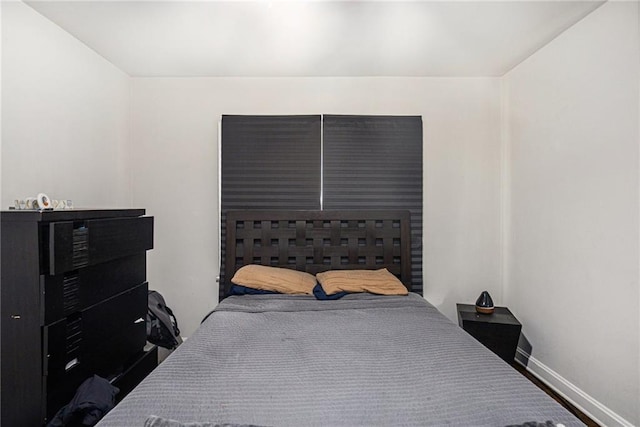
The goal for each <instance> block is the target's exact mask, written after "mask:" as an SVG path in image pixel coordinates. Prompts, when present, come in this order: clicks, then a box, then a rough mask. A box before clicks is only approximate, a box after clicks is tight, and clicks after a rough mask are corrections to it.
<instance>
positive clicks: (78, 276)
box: [41, 253, 147, 325]
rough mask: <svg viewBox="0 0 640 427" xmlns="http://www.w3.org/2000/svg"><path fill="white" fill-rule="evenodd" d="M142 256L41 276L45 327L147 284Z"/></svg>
mask: <svg viewBox="0 0 640 427" xmlns="http://www.w3.org/2000/svg"><path fill="white" fill-rule="evenodd" d="M146 266H147V261H146V256H145V254H144V253H140V254H136V255H132V256H127V257H124V258H118V259H115V260H113V261H109V262H105V263H101V264H96V265H93V266H88V267H85V268H81V269H79V270H73V271H68V272H66V273H60V274H56V275H54V276H50V275H43V276H41V280H42V282H43V288H44V289H43V292H44V296H45V297H44V298H43V305H44V324H45V325H49V324H51V323H54V322H56V321H58V320H60V319H62V318H63V317H66V316H69V315H70V314H72V313H75V312H77V311H81V310H84V309H86V308H88V307H90V306H92V305H94V304H96V303H98V302H100V301H102V300H105V299H108V298H111V297H112V296H115V295H117V294H119V293H121V292H124V291H126V290H128V289H131V288H133V287H134V286H137V285H139V284H140V283H143V282H144V281H146Z"/></svg>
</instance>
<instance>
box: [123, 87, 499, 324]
mask: <svg viewBox="0 0 640 427" xmlns="http://www.w3.org/2000/svg"><path fill="white" fill-rule="evenodd" d="M132 96H133V108H132V111H133V116H132V122H133V138H132V164H133V168H132V183H133V201H134V204H136V205H140V206H145V207H146V208H147V209H148V212H149V213H150V214H152V215H155V218H156V229H155V231H156V232H155V236H156V240H155V242H156V245H155V249H154V250H153V251H151V252H150V254H149V281H150V284H151V287H153V288H156V289H158V290H160V291H161V292H162V293H163V295H164V296H165V298H166V299H167V302H168V304H169V305H170V306H171V307H172V309H174V310H175V311H176V315H177V317H178V320H179V322H180V325H181V326H182V331H183V334H184V335H190V334H191V333H192V332H193V330H194V329H195V328H196V327H197V325H198V324H199V322H200V320H201V318H202V317H203V316H204V315H205V314H206V313H207V312H208V311H209V310H210V309H211V308H213V307H214V306H215V305H216V303H217V295H218V288H217V285H216V283H215V278H216V276H217V275H218V270H219V266H218V256H219V254H218V223H219V216H218V167H217V163H218V153H217V139H218V122H219V120H220V116H221V115H222V114H322V113H327V114H330V113H335V114H398V115H400V114H407V115H422V117H423V121H424V193H425V196H424V280H425V283H426V287H425V296H426V297H427V298H428V299H429V300H430V301H431V302H433V303H434V304H436V305H437V306H438V307H439V308H440V309H441V310H442V311H443V312H444V313H445V314H447V315H448V316H449V317H450V318H452V319H455V316H456V314H455V303H456V302H460V301H468V302H473V301H475V299H476V298H477V296H478V295H479V294H480V292H481V291H482V290H483V289H487V290H488V291H489V292H490V293H491V294H492V295H493V296H494V298H495V299H496V302H498V303H500V302H501V285H500V260H499V250H500V200H499V198H500V185H499V180H500V98H499V80H498V79H489V78H479V79H462V78H282V79H275V78H274V79H259V78H255V79H252V78H183V79H181V78H136V79H133V95H132Z"/></svg>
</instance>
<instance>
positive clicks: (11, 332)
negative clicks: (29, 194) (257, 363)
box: [0, 209, 157, 426]
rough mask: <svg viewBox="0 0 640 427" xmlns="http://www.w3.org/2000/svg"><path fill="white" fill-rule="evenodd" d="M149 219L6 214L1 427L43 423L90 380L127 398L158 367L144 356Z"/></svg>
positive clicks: (114, 212) (117, 212)
mask: <svg viewBox="0 0 640 427" xmlns="http://www.w3.org/2000/svg"><path fill="white" fill-rule="evenodd" d="M144 215H145V210H144V209H103V210H80V209H78V210H60V211H3V212H2V213H1V219H2V221H1V223H2V228H1V235H0V237H1V240H2V242H1V253H2V264H1V270H0V273H1V282H0V307H1V308H0V310H1V316H0V330H1V340H0V358H1V359H0V369H1V372H0V383H1V387H2V390H1V402H0V403H1V406H0V415H1V417H0V424H1V425H3V426H38V425H42V424H44V423H46V422H47V420H49V419H51V417H52V416H53V415H54V414H55V413H56V412H57V411H58V409H59V408H60V407H62V406H64V405H65V404H67V403H68V402H69V401H70V400H71V398H73V395H74V394H75V391H76V389H77V387H78V386H79V385H80V384H81V383H82V382H83V381H84V380H85V379H87V378H89V377H90V376H92V375H94V374H97V375H100V376H102V377H104V378H107V379H110V380H113V381H112V382H113V383H114V384H115V385H116V386H120V388H121V389H122V393H121V394H123V393H126V392H128V391H129V390H130V389H131V388H132V387H133V386H135V385H136V384H137V382H138V381H140V380H141V379H142V378H144V376H146V374H147V373H148V372H149V371H150V370H151V369H153V368H154V367H155V366H156V364H157V349H156V348H152V349H151V350H147V351H145V350H144V348H145V344H146V312H147V289H148V284H147V281H146V251H147V250H149V249H152V248H153V217H148V216H144ZM154 356H155V358H154Z"/></svg>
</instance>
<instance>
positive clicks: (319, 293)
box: [313, 283, 349, 300]
mask: <svg viewBox="0 0 640 427" xmlns="http://www.w3.org/2000/svg"><path fill="white" fill-rule="evenodd" d="M348 294H349V292H345V291H341V292H336V293H335V294H331V295H327V293H326V292H325V291H324V289H323V288H322V285H321V284H320V283H318V284H317V285H316V286H315V287H314V288H313V295H315V296H316V298H317V299H319V300H333V299H340V298H342V297H343V296H345V295H348Z"/></svg>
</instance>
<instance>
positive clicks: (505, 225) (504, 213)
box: [499, 75, 511, 304]
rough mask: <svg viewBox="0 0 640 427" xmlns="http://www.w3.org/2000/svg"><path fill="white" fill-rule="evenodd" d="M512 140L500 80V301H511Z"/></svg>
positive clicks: (506, 88) (505, 82) (502, 80)
mask: <svg viewBox="0 0 640 427" xmlns="http://www.w3.org/2000/svg"><path fill="white" fill-rule="evenodd" d="M510 182H511V140H510V116H509V80H508V78H507V77H506V75H504V76H502V77H501V78H500V231H499V232H500V254H499V256H500V293H501V295H500V300H501V301H502V302H503V304H507V303H508V299H509V292H508V288H509V262H510V259H509V247H510V244H509V243H510V239H511V235H510V232H511V225H510V224H511V222H510V215H511V197H510V196H511V186H510Z"/></svg>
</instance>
